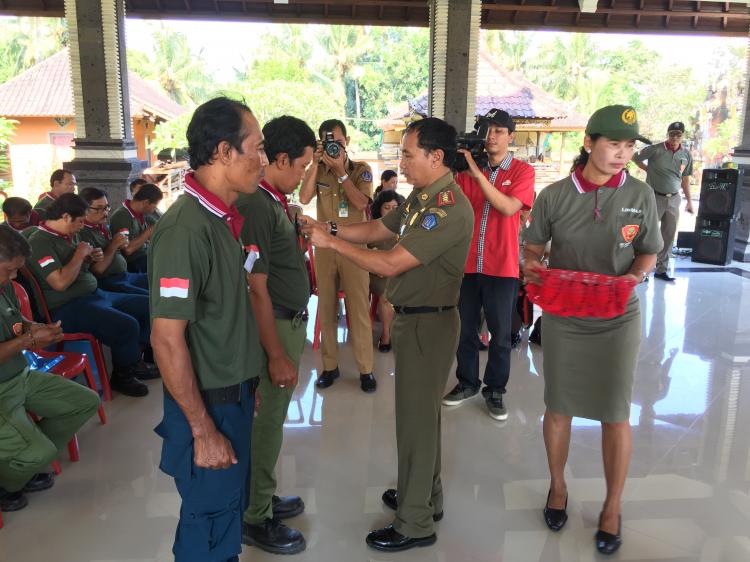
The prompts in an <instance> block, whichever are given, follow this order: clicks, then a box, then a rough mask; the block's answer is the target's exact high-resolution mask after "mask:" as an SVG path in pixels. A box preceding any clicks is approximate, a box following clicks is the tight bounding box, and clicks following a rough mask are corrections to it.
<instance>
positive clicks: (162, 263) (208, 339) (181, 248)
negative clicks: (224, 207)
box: [148, 194, 261, 389]
mask: <svg viewBox="0 0 750 562" xmlns="http://www.w3.org/2000/svg"><path fill="white" fill-rule="evenodd" d="M244 261H245V257H244V255H243V251H242V246H240V244H239V242H238V241H237V240H235V239H234V237H233V236H232V233H231V232H230V230H229V227H228V226H227V223H226V221H225V219H224V218H222V217H221V216H218V215H217V214H215V213H214V212H212V211H211V210H210V209H209V208H208V207H206V206H204V205H203V204H202V203H201V200H200V199H198V198H197V197H195V196H193V195H188V194H185V195H182V196H181V197H180V198H179V199H178V200H177V201H176V202H175V203H174V204H173V205H172V206H171V207H170V208H169V210H168V211H167V212H166V213H164V216H162V218H161V219H160V220H159V223H158V224H157V225H156V229H155V230H154V234H153V237H152V243H151V251H150V252H149V256H148V276H149V286H150V287H152V290H151V294H150V297H149V298H150V301H151V318H152V320H153V319H155V318H170V319H176V320H187V321H188V325H187V330H186V339H187V345H188V348H189V350H190V359H191V362H192V365H193V369H194V371H195V375H196V377H197V379H198V384H199V386H200V388H202V389H211V388H222V387H225V386H231V385H234V384H237V383H240V382H243V381H245V380H247V379H250V378H252V377H257V376H258V374H259V372H260V357H261V356H260V340H259V339H258V329H257V327H256V324H255V317H254V316H253V312H252V308H251V306H250V298H249V296H248V290H247V280H246V277H245V269H244V267H243V265H244Z"/></svg>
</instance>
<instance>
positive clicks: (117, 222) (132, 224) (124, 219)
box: [109, 205, 151, 263]
mask: <svg viewBox="0 0 750 562" xmlns="http://www.w3.org/2000/svg"><path fill="white" fill-rule="evenodd" d="M148 227H149V224H148V221H147V220H146V218H145V217H144V222H143V224H141V222H140V221H139V220H138V219H137V218H135V216H134V215H133V214H132V213H131V212H130V210H129V209H128V208H127V207H126V206H125V205H122V206H121V207H120V208H119V209H117V210H116V211H115V212H114V213H112V216H111V217H110V218H109V228H110V230H111V231H112V232H115V233H116V232H120V231H121V230H122V229H123V228H124V229H126V230H128V238H129V239H130V240H133V239H135V238H138V237H139V236H140V235H141V234H143V231H144V230H146V229H147V228H148ZM150 243H151V242H150V241H148V240H147V241H146V243H145V244H144V245H143V246H141V247H140V248H138V249H137V250H136V251H135V252H133V253H132V254H130V255H129V256H125V260H126V261H127V262H128V263H130V262H131V261H134V260H137V259H139V258H142V257H143V256H145V255H146V254H147V253H148V247H149V245H150Z"/></svg>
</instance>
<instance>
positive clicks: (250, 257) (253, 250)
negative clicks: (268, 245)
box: [245, 244, 260, 273]
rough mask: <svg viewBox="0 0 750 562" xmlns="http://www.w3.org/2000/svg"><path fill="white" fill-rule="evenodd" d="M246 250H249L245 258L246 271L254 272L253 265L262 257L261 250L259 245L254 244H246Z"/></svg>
mask: <svg viewBox="0 0 750 562" xmlns="http://www.w3.org/2000/svg"><path fill="white" fill-rule="evenodd" d="M245 251H246V252H247V258H246V259H245V271H247V272H248V273H252V272H253V266H254V265H255V262H256V261H257V260H258V258H259V257H260V250H258V246H256V245H254V244H252V245H250V246H245Z"/></svg>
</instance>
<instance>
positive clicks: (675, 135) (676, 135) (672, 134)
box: [669, 132, 682, 137]
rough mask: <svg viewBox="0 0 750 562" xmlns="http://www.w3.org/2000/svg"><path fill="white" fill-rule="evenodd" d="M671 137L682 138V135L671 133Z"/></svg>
mask: <svg viewBox="0 0 750 562" xmlns="http://www.w3.org/2000/svg"><path fill="white" fill-rule="evenodd" d="M669 136H670V137H681V136H682V133H680V132H674V133H669Z"/></svg>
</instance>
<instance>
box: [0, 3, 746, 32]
mask: <svg viewBox="0 0 750 562" xmlns="http://www.w3.org/2000/svg"><path fill="white" fill-rule="evenodd" d="M64 2H65V0H0V15H19V16H53V17H62V16H63V15H64ZM125 5H126V13H127V14H128V16H129V17H136V18H151V19H170V18H172V19H204V20H234V21H256V22H274V23H327V24H359V25H389V26H427V25H428V23H429V8H428V2H427V0H328V1H320V0H125ZM749 8H750V0H735V1H734V2H724V1H720V0H702V1H697V0H483V2H482V28H484V29H514V30H549V31H577V32H588V33H644V34H648V33H660V34H683V35H684V34H698V35H719V36H726V37H732V36H734V37H747V36H748V29H749V28H750V9H749Z"/></svg>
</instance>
